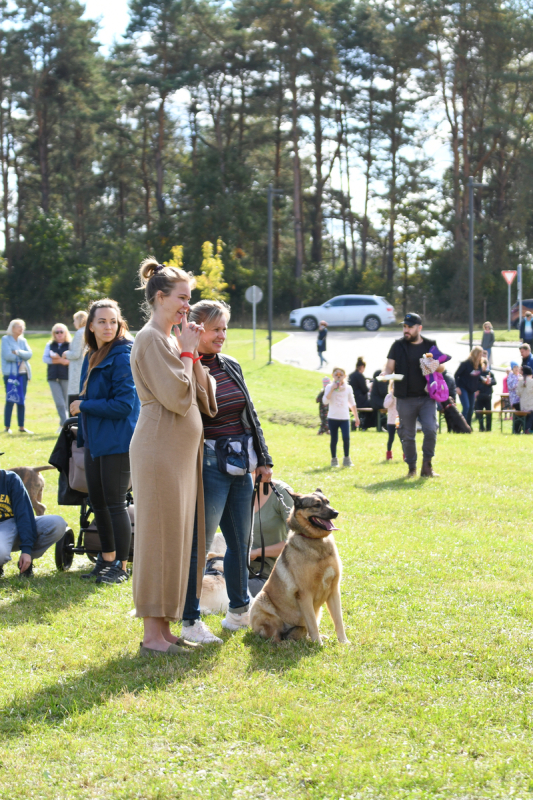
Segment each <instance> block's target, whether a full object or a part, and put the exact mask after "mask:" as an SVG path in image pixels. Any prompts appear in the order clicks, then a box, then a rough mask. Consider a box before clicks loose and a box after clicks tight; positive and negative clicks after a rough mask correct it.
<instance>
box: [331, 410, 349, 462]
mask: <svg viewBox="0 0 533 800" xmlns="http://www.w3.org/2000/svg"><path fill="white" fill-rule="evenodd" d="M328 425H329V432H330V434H331V439H330V443H329V444H330V448H331V457H332V458H336V457H337V441H338V439H339V428H340V429H341V432H342V444H343V446H344V457H345V458H348V456H349V455H350V420H349V419H331V418H330V417H328Z"/></svg>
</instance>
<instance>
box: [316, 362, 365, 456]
mask: <svg viewBox="0 0 533 800" xmlns="http://www.w3.org/2000/svg"><path fill="white" fill-rule="evenodd" d="M324 403H325V404H326V405H328V406H329V411H328V425H329V430H330V433H331V442H330V447H331V466H332V467H338V466H339V459H338V458H337V442H338V439H339V428H340V430H341V432H342V443H343V446H344V460H343V462H342V466H343V467H353V464H352V460H351V458H350V411H351V412H352V414H353V415H354V417H355V424H356V426H357V427H359V425H360V424H361V423H360V421H359V415H358V413H357V406H356V405H355V399H354V396H353V390H352V387H351V386H349V385H348V384H347V383H346V372H345V371H344V370H343V369H341V368H340V367H336V368H335V369H334V370H333V383H330V384H329V385H328V386H326V390H325V392H324Z"/></svg>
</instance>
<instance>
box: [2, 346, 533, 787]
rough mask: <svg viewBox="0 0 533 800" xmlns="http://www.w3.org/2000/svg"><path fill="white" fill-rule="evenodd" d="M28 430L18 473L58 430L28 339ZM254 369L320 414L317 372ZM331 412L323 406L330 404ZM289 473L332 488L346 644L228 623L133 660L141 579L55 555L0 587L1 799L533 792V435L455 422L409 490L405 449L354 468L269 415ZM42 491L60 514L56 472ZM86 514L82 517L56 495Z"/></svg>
mask: <svg viewBox="0 0 533 800" xmlns="http://www.w3.org/2000/svg"><path fill="white" fill-rule="evenodd" d="M33 344H35V349H36V355H35V358H34V366H35V367H37V369H36V370H35V371H36V373H37V375H36V381H35V383H33V384H30V390H29V414H28V424H29V426H30V427H32V428H33V429H35V430H36V431H37V432H38V435H37V436H36V437H35V438H34V439H33V440H31V441H29V440H24V439H21V438H19V437H16V436H14V437H13V438H12V439H10V440H9V441H7V442H6V448H7V449H8V452H7V454H6V456H4V457H3V458H4V463H6V464H30V465H31V464H32V463H36V462H43V459H44V461H46V459H47V456H48V453H49V451H50V450H51V446H52V443H53V440H54V438H55V437H54V435H53V432H54V430H55V427H56V421H55V412H54V409H53V404H52V402H51V400H50V398H49V396H48V387H47V386H46V384H45V383H44V371H43V369H42V368H41V367H40V366H39V360H38V359H39V358H40V354H41V352H42V347H43V345H44V340H40V341H38V340H34V341H33V342H32V346H33ZM228 352H230V353H232V354H234V355H236V356H237V357H238V358H239V359H240V360H241V362H242V363H243V365H244V368H245V373H246V376H247V380H248V382H249V385H250V387H251V391H252V394H253V396H254V398H255V401H256V404H257V407H258V409H259V410H260V413H261V416H262V417H263V418H265V417H266V415H267V414H271V415H272V418H275V415H276V414H278V415H279V418H280V419H284V415H286V414H289V413H294V414H297V413H299V414H303V415H305V416H306V417H307V416H308V415H312V414H314V415H316V410H317V407H316V404H315V402H314V400H315V396H316V394H317V392H318V391H319V389H320V386H321V381H320V377H317V376H316V375H314V374H313V373H307V372H304V371H300V370H296V369H294V368H291V367H286V366H281V365H278V364H275V365H273V366H270V367H267V366H265V354H266V343H265V341H264V339H261V340H260V342H259V345H258V358H257V359H256V361H255V362H252V361H251V335H250V333H249V332H247V331H233V332H232V333H231V337H230V343H229V348H228ZM317 420H318V417H317ZM264 427H265V434H266V437H267V441H268V443H269V446H270V449H271V452H272V453H273V456H274V461H275V471H276V474H277V475H279V476H280V477H282V478H284V479H285V480H287V481H288V482H289V483H291V484H292V486H293V487H294V488H295V489H297V490H302V491H307V490H310V489H314V488H316V487H317V486H320V487H321V488H322V489H324V491H326V492H327V494H328V496H329V497H330V498H331V501H332V503H333V505H334V506H335V507H336V508H338V509H339V510H340V512H341V513H340V517H339V525H340V528H341V530H340V531H339V532H338V533H337V534H336V539H337V542H338V545H339V550H340V553H341V558H342V560H343V564H344V579H343V584H342V596H343V606H344V616H345V622H346V627H347V633H348V637H349V638H350V640H351V645H350V646H348V647H342V646H340V645H339V644H337V642H336V639H335V636H334V633H333V628H332V625H331V622H330V619H329V616H328V614H327V612H325V614H324V619H323V621H322V624H321V629H322V630H323V631H324V632H326V633H327V634H328V635H329V637H330V638H329V639H328V640H327V641H326V644H325V646H324V648H323V649H319V648H318V647H316V646H314V645H311V644H309V643H305V642H300V643H287V644H283V645H282V646H279V647H276V646H273V645H271V644H269V643H265V642H262V641H260V640H258V639H257V638H256V637H255V636H254V635H253V634H252V633H249V632H247V633H246V632H241V633H238V634H228V633H227V632H225V631H224V632H223V631H222V629H221V626H220V618H218V617H211V618H209V622H210V624H211V625H212V628H213V630H214V631H215V632H216V633H217V634H218V635H220V636H222V638H223V639H224V645H223V646H222V647H220V648H215V647H211V648H207V649H205V650H204V652H202V653H201V654H198V655H196V654H195V655H194V656H193V657H192V658H191V660H190V662H188V663H182V662H181V661H180V660H179V659H176V660H171V659H163V660H161V661H156V662H151V661H150V662H144V661H141V660H140V659H139V658H137V655H136V653H137V648H138V643H139V640H140V638H141V624H140V622H139V621H138V620H135V619H132V618H131V617H130V616H129V615H128V612H129V611H130V609H131V587H130V586H129V585H123V586H120V587H97V586H95V585H94V584H89V585H87V584H86V583H85V582H84V581H81V580H80V579H79V571H80V569H81V568H82V567H84V566H85V564H86V562H85V561H84V560H83V559H81V558H79V557H78V558H77V559H76V561H75V564H74V568H73V570H72V571H71V572H70V573H65V574H58V573H56V571H55V569H54V566H53V558H52V555H51V554H47V555H46V556H45V557H44V558H43V559H41V561H39V562H38V564H37V568H36V573H37V577H36V578H35V579H34V580H33V581H31V582H30V583H29V584H24V585H21V584H20V583H19V581H18V579H17V578H16V577H15V573H16V570H15V568H14V567H13V566H10V567H9V568H8V569H7V570H6V572H7V578H6V579H4V581H3V582H2V584H1V587H0V604H1V609H2V613H1V618H0V619H1V622H0V624H1V637H2V648H1V650H0V665H1V669H2V675H3V680H2V683H1V688H0V704H1V709H0V734H1V737H0V738H1V744H0V770H1V772H0V797H1V798H9V800H18V799H19V798H20V799H21V800H22V799H24V800H26V798H29V797H32V798H42V799H43V800H56V799H57V798H65V799H66V798H68V799H69V800H70V798H117V799H118V798H128V799H129V798H142V799H143V800H144V799H145V798H147V799H148V800H162V799H163V798H165V800H166V799H167V798H168V799H169V800H170V799H172V800H174V799H175V798H217V800H218V798H265V800H266V799H267V798H268V800H278V798H313V800H322V798H332V799H334V800H340V798H344V800H348V798H365V799H366V798H372V799H373V798H384V799H386V800H388V799H389V798H406V799H407V798H409V800H410V799H411V798H446V800H449V799H450V798H458V799H459V798H460V799H461V800H465V799H466V798H468V799H469V800H470V799H471V798H502V800H503V798H510V797H515V798H516V797H519V798H526V797H530V796H531V793H532V792H533V774H532V760H533V759H532V755H533V739H532V730H533V703H532V692H531V690H532V679H533V604H532V601H533V578H532V573H533V543H532V534H531V528H530V517H531V512H530V479H529V478H530V474H531V458H532V452H531V448H532V447H533V442H532V441H531V440H530V439H529V438H528V437H525V436H522V437H518V436H516V437H511V436H510V435H509V434H508V433H506V434H504V435H501V434H500V433H499V432H493V433H491V434H490V435H489V434H484V435H480V434H479V433H477V432H476V433H475V434H474V435H472V436H452V435H448V434H445V433H444V434H441V435H440V436H439V439H438V445H437V458H436V460H435V466H436V467H437V469H438V471H439V472H440V473H441V475H442V477H441V478H440V480H432V481H422V480H416V481H411V482H407V481H405V480H404V478H403V476H404V474H405V471H406V469H405V466H404V464H403V463H402V460H401V456H400V448H399V446H398V442H396V443H395V446H394V460H393V462H392V463H386V462H385V460H384V456H385V435H384V434H377V433H374V432H367V433H357V434H352V457H353V460H354V463H355V468H354V469H351V470H344V471H343V470H337V471H332V470H330V469H329V468H328V463H329V453H328V442H327V439H326V438H325V437H317V436H316V433H315V431H313V430H311V429H309V428H306V427H303V426H297V425H282V424H273V423H270V422H266V423H265V425H264ZM45 478H46V481H47V490H46V500H45V502H46V503H47V505H48V507H49V510H50V511H55V510H56V506H55V502H54V499H55V498H54V492H55V488H54V483H55V479H54V476H53V474H52V473H45ZM61 511H62V512H63V513H65V515H66V516H67V518H68V519H69V521H70V522H72V523H75V522H76V518H77V509H68V508H62V509H61Z"/></svg>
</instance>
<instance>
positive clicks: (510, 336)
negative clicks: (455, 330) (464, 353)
mask: <svg viewBox="0 0 533 800" xmlns="http://www.w3.org/2000/svg"><path fill="white" fill-rule="evenodd" d="M494 334H495V336H496V341H497V342H518V341H520V339H519V336H518V330H516V329H515V328H512V329H511V330H510V331H508V330H496V329H495V330H494ZM482 336H483V331H474V344H476V343H477V344H480V343H481V337H482ZM462 340H463V341H468V333H465V334H464V336H463V337H462Z"/></svg>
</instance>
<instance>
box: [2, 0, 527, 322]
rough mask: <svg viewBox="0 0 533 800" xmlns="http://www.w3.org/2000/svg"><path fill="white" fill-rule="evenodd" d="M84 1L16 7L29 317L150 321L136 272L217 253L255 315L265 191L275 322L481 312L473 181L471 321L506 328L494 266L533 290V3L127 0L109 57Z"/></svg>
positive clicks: (11, 158)
mask: <svg viewBox="0 0 533 800" xmlns="http://www.w3.org/2000/svg"><path fill="white" fill-rule="evenodd" d="M84 10H85V9H84V6H83V5H82V4H81V3H79V2H77V0H47V2H41V0H16V1H15V2H8V0H0V15H1V20H2V25H1V26H0V169H1V183H2V207H1V217H2V223H1V227H2V229H3V234H4V240H5V244H4V254H3V255H4V259H3V268H2V272H1V276H0V291H1V297H0V300H1V301H2V302H3V304H4V309H5V308H7V309H8V311H9V313H10V314H11V315H12V316H14V315H17V316H19V315H20V316H24V317H25V318H27V319H28V320H31V321H32V322H34V323H37V322H45V321H50V320H53V319H58V318H66V317H68V315H69V314H70V313H71V312H72V311H73V310H74V309H75V308H76V307H78V306H79V305H80V304H81V305H83V304H84V303H86V302H87V300H88V299H90V298H91V297H94V296H98V295H102V294H109V295H112V296H114V297H115V298H116V299H117V300H118V301H119V302H120V303H121V305H122V306H123V308H124V311H125V313H126V316H127V317H128V318H129V320H130V323H131V324H132V325H134V326H137V325H138V324H140V318H139V311H138V306H139V296H138V293H137V292H136V291H135V285H136V277H135V275H136V268H137V265H138V263H139V262H140V260H141V259H142V258H143V257H144V256H145V255H146V254H154V255H155V256H156V257H157V258H158V259H160V260H161V261H164V260H170V259H171V257H172V250H173V248H176V247H179V248H182V249H181V250H180V253H182V258H183V263H184V266H185V267H186V268H187V269H190V270H192V271H193V272H195V273H197V274H198V273H200V271H201V265H202V258H203V255H202V246H203V244H204V243H205V242H211V243H212V245H213V247H215V246H216V248H217V253H218V254H219V256H220V258H221V259H222V262H223V264H224V274H223V279H224V282H225V283H226V284H227V289H226V291H227V294H228V296H229V299H230V302H231V304H232V306H233V308H234V311H235V313H236V315H237V317H238V316H239V315H242V314H244V312H245V311H246V304H245V302H244V291H245V289H246V288H247V286H249V285H251V284H252V283H256V284H258V285H259V286H261V287H262V288H263V289H265V287H266V261H267V258H266V253H267V236H266V230H267V226H266V219H267V195H266V189H267V186H268V185H269V184H272V185H273V186H274V188H275V189H278V190H279V191H280V194H279V195H276V199H275V201H274V231H273V258H274V273H275V280H274V284H275V312H276V315H279V316H281V315H285V314H286V312H287V311H288V310H289V309H290V308H292V307H295V306H298V305H301V304H302V303H303V304H309V303H315V302H322V301H324V300H325V299H327V298H328V297H329V296H331V295H332V294H333V293H340V292H365V293H366V292H371V293H376V294H380V295H385V296H387V298H388V299H389V300H391V301H393V302H394V303H395V304H396V306H397V310H398V311H403V310H405V309H407V308H415V307H416V308H418V309H421V307H422V298H423V297H425V298H426V301H427V310H428V314H429V316H430V317H431V318H432V319H435V320H436V319H442V320H461V319H464V315H465V312H466V307H467V296H466V293H467V271H466V265H467V245H468V197H467V192H466V190H465V184H466V181H467V178H468V177H469V176H470V175H472V176H474V179H475V181H476V182H478V183H484V184H486V188H484V189H480V190H477V191H476V194H475V204H474V208H475V222H476V234H475V264H476V267H475V272H476V316H477V318H478V319H480V315H481V314H482V313H485V309H486V312H487V313H488V315H489V316H490V317H493V318H495V319H500V320H501V319H503V318H504V317H505V303H506V290H505V284H504V283H503V280H502V278H501V277H500V270H501V269H512V268H514V267H515V266H516V265H517V264H518V263H519V262H521V263H522V264H523V266H524V267H525V270H524V284H525V292H526V296H527V293H528V292H529V293H531V291H533V280H532V279H531V278H530V273H531V271H530V270H528V269H527V267H528V265H529V263H530V262H529V251H530V249H531V247H530V245H531V239H532V236H533V214H532V209H533V202H532V200H533V196H532V195H533V181H532V177H533V141H532V133H533V113H532V110H533V109H532V102H533V64H532V52H533V23H532V16H531V3H530V2H529V0H525V1H524V2H521V0H509V1H508V2H497V1H496V0H474V1H473V2H465V0H458V1H457V2H447V0H438V2H437V0H413V2H404V0H305V1H304V0H233V2H231V3H228V2H221V1H220V0H131V2H130V24H129V27H128V29H127V31H125V32H124V35H123V36H122V37H120V42H119V43H117V44H116V45H115V46H114V47H113V49H112V50H111V51H110V52H109V53H108V54H106V55H102V53H101V52H100V50H99V45H98V26H97V24H96V23H95V22H93V21H90V20H86V19H82V14H83V13H84ZM436 142H439V143H440V144H439V146H438V147H437V149H436V151H435V143H436ZM432 150H433V152H432Z"/></svg>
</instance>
